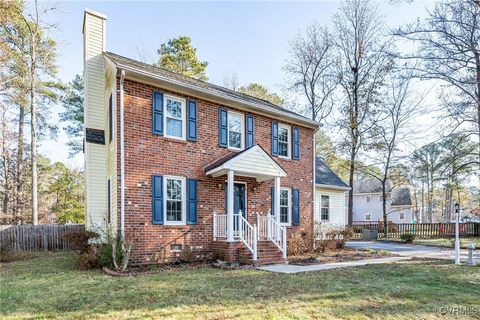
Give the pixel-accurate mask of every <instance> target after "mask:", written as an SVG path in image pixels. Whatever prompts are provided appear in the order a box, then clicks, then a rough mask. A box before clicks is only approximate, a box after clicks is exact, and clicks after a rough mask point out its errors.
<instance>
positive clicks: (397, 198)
mask: <svg viewBox="0 0 480 320" xmlns="http://www.w3.org/2000/svg"><path fill="white" fill-rule="evenodd" d="M387 190H391V191H390V192H389V193H388V195H387V213H388V219H387V221H389V222H393V223H411V222H412V221H413V219H414V211H413V205H412V198H411V195H410V188H409V187H408V186H399V187H393V188H392V183H391V181H388V182H387ZM380 221H383V209H382V185H381V183H380V181H378V180H377V179H362V180H356V181H354V182H353V224H362V223H378V222H380Z"/></svg>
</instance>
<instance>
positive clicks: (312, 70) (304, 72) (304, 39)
mask: <svg viewBox="0 0 480 320" xmlns="http://www.w3.org/2000/svg"><path fill="white" fill-rule="evenodd" d="M333 61H334V60H333V39H332V35H331V34H330V32H329V30H328V29H327V28H326V27H322V26H320V25H319V24H318V23H316V22H314V23H313V24H312V25H310V26H309V27H308V28H307V30H306V32H305V34H304V35H302V34H299V35H297V36H296V37H295V38H294V39H293V40H292V41H290V59H289V61H288V63H287V65H286V66H285V67H284V70H285V71H286V72H287V75H288V77H289V78H288V81H289V83H290V86H289V88H288V89H290V90H293V91H295V92H301V93H302V94H303V95H304V96H305V98H306V99H307V101H308V106H307V108H308V114H309V115H310V116H311V118H312V120H315V121H318V122H320V123H323V122H324V120H325V118H327V117H328V116H329V114H330V113H331V111H332V108H333V105H334V103H335V101H334V99H333V92H334V91H335V88H336V86H337V81H336V77H335V74H334V71H333V68H332V67H333Z"/></svg>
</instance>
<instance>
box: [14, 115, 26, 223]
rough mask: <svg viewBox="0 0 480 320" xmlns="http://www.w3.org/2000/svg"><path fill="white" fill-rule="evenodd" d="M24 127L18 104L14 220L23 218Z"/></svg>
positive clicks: (23, 118)
mask: <svg viewBox="0 0 480 320" xmlns="http://www.w3.org/2000/svg"><path fill="white" fill-rule="evenodd" d="M24 127H25V109H24V107H23V106H20V110H19V114H18V136H17V164H16V173H15V188H16V192H15V203H14V205H13V214H14V217H15V222H18V221H20V220H23V208H24V204H23V194H22V191H23V149H24Z"/></svg>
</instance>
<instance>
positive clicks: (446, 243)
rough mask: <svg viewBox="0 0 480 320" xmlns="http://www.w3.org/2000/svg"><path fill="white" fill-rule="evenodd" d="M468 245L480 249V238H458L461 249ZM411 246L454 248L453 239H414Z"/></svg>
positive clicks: (397, 239) (390, 239) (396, 240)
mask: <svg viewBox="0 0 480 320" xmlns="http://www.w3.org/2000/svg"><path fill="white" fill-rule="evenodd" d="M379 240H387V241H395V242H402V240H400V239H399V238H387V239H385V238H379ZM469 243H473V244H474V245H475V247H476V248H477V249H480V238H479V237H466V238H460V246H461V247H462V248H463V249H466V248H467V246H468V244H469ZM413 244H419V245H424V246H436V247H446V248H454V247H455V238H432V239H421V238H418V239H415V240H413Z"/></svg>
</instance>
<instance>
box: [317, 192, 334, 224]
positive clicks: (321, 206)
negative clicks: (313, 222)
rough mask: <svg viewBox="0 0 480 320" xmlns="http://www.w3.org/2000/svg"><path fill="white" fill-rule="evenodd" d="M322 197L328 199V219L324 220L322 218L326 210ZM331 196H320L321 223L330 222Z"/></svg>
mask: <svg viewBox="0 0 480 320" xmlns="http://www.w3.org/2000/svg"><path fill="white" fill-rule="evenodd" d="M322 197H328V219H323V218H322V209H323V208H326V207H324V206H323V204H322ZM330 212H331V210H330V195H329V194H321V195H320V221H330Z"/></svg>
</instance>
